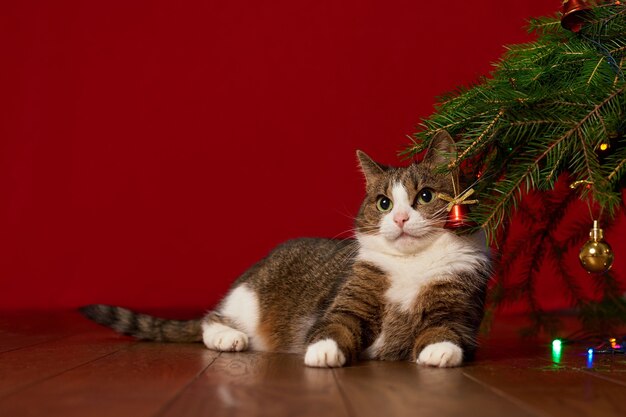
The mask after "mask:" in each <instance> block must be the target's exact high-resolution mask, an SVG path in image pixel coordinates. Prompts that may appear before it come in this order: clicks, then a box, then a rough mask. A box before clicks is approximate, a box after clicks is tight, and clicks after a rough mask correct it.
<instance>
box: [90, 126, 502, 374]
mask: <svg viewBox="0 0 626 417" xmlns="http://www.w3.org/2000/svg"><path fill="white" fill-rule="evenodd" d="M434 144H435V145H434V146H433V148H432V149H431V150H430V151H428V152H427V154H426V156H425V157H424V160H423V161H422V162H421V163H414V164H412V165H410V166H408V167H403V168H392V167H387V166H383V165H381V164H378V163H376V162H374V161H373V160H372V159H370V158H369V157H368V156H367V155H366V154H364V153H363V152H360V151H358V152H357V156H358V159H359V161H360V166H361V169H362V170H363V173H364V174H365V179H366V190H367V196H366V197H365V200H364V201H363V204H362V206H361V208H360V211H359V213H358V215H357V217H356V220H355V226H356V227H355V234H356V239H354V240H332V239H297V240H293V241H288V242H286V243H284V244H282V245H281V246H279V247H278V248H276V249H275V250H274V251H272V252H271V253H270V254H269V255H268V256H267V257H266V258H265V259H263V260H261V261H260V262H259V263H257V264H256V265H254V266H253V267H252V268H250V269H249V270H248V271H246V272H245V273H244V274H243V275H242V276H241V277H239V279H237V281H236V282H235V283H234V284H233V286H232V288H231V289H230V291H229V293H228V294H227V295H226V297H225V298H224V299H223V300H222V301H221V302H220V303H219V305H218V306H217V308H216V309H215V310H214V311H211V312H209V313H208V314H207V315H206V316H204V317H203V318H201V319H197V320H188V321H178V320H165V319H160V318H156V317H152V316H149V315H145V314H138V313H135V312H131V311H129V310H126V309H124V308H121V307H112V306H105V305H89V306H86V307H84V308H82V309H81V310H82V312H83V313H84V314H85V315H86V316H87V317H89V318H90V319H92V320H94V321H96V322H98V323H100V324H103V325H106V326H109V327H111V328H113V329H115V330H116V331H118V332H120V333H124V334H127V335H132V336H134V337H136V338H139V339H148V340H156V341H165V342H196V341H198V342H199V341H202V342H204V344H205V345H206V346H207V347H208V348H209V349H213V350H218V351H237V352H238V351H243V350H247V349H251V350H256V351H271V352H292V353H299V354H304V363H305V364H306V365H308V366H314V367H339V366H344V365H346V364H350V363H353V362H354V361H356V360H357V359H359V358H363V359H379V360H410V361H414V362H417V363H419V364H422V365H429V366H439V367H452V366H458V365H460V364H461V363H462V362H463V360H464V359H465V360H467V359H471V357H472V356H473V353H474V351H475V349H476V346H477V342H476V336H477V329H478V327H479V324H480V322H481V320H482V317H483V304H484V296H485V289H486V284H487V281H488V278H489V273H490V270H489V257H488V253H487V250H486V245H485V242H484V236H483V235H482V234H474V235H470V236H459V235H457V234H455V233H453V232H451V231H450V230H448V229H445V228H444V224H445V218H446V210H445V207H446V204H447V203H446V202H445V201H443V200H441V199H439V198H437V193H446V194H448V195H452V194H453V190H452V182H451V180H450V176H448V175H442V174H437V173H436V172H435V170H434V167H436V166H438V165H440V164H442V163H444V162H446V160H445V158H446V157H445V155H447V153H446V152H442V151H445V150H448V149H449V148H450V147H451V146H453V145H454V142H453V140H452V138H451V137H450V136H449V135H448V133H447V132H443V131H442V132H440V133H438V134H437V136H436V138H435V140H434Z"/></svg>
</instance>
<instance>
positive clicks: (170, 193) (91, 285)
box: [0, 0, 624, 309]
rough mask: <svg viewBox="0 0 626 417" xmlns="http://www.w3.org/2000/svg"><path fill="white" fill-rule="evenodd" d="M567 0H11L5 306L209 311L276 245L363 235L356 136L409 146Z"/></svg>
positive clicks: (391, 159) (551, 300)
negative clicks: (530, 26)
mask: <svg viewBox="0 0 626 417" xmlns="http://www.w3.org/2000/svg"><path fill="white" fill-rule="evenodd" d="M560 4H561V1H560V0H550V1H546V0H532V1H523V2H520V1H518V2H503V1H501V0H499V1H496V0H484V1H481V2H472V1H467V0H464V1H460V0H449V1H445V2H436V1H434V2H419V1H415V0H410V1H408V0H407V1H393V2H380V1H364V0H347V1H338V0H315V1H306V0H300V1H293V0H289V1H287V0H275V1H271V2H262V1H245V0H244V1H211V0H202V1H197V0H193V1H184V2H172V1H162V0H150V1H118V0H112V1H107V2H84V1H47V2H46V1H38V2H33V1H13V2H11V1H4V2H2V5H1V6H0V34H1V36H0V47H1V50H2V51H3V53H2V55H3V57H4V58H3V63H2V65H0V91H1V94H2V100H0V106H1V107H0V120H1V122H0V233H1V235H0V239H1V242H2V247H1V248H0V249H1V250H0V273H1V275H0V280H1V282H0V283H1V286H0V308H3V309H9V308H67V307H75V306H78V305H82V304H85V303H92V302H106V303H113V304H120V305H126V306H130V307H134V308H163V307H165V308H181V307H184V308H191V309H203V308H209V307H211V306H212V305H213V304H214V303H215V302H216V301H217V300H218V299H219V297H220V296H221V295H223V294H224V292H225V291H226V289H227V288H228V285H229V283H230V282H232V281H233V280H234V279H235V278H236V277H237V276H238V274H240V273H241V272H242V271H244V270H245V269H246V268H248V267H249V266H250V265H251V264H252V263H254V262H255V261H256V260H258V259H259V258H261V257H262V256H264V255H265V254H266V253H267V252H268V251H269V250H270V249H271V248H272V247H274V246H275V245H277V244H278V243H279V242H282V241H284V240H286V239H289V238H293V237H298V236H326V237H334V236H348V235H349V230H350V228H351V226H352V219H351V217H352V215H353V214H354V213H356V210H357V208H358V206H359V203H360V199H361V198H362V196H363V181H362V179H361V177H360V174H359V172H358V170H357V168H356V158H355V150H356V149H363V150H365V151H366V152H368V153H370V155H372V156H373V157H374V158H375V159H378V160H379V161H381V162H384V163H398V159H397V157H396V153H397V152H398V151H399V150H402V149H403V148H404V147H405V146H406V145H407V144H408V139H407V138H406V135H407V134H410V133H412V132H413V131H414V126H415V125H416V124H417V123H418V122H419V120H420V118H421V117H425V116H427V115H428V114H430V112H431V111H432V104H433V103H434V101H435V97H436V96H437V95H440V94H442V93H444V92H446V91H448V90H450V89H452V88H454V87H456V86H458V85H460V84H468V83H470V82H472V81H474V80H475V79H476V78H477V77H478V76H480V75H483V74H487V73H488V71H489V70H490V63H491V62H493V61H495V60H496V59H497V58H498V57H499V56H500V55H501V53H502V52H503V50H504V49H503V46H502V45H504V44H507V43H517V42H521V41H526V40H529V39H530V38H529V36H528V35H527V34H526V32H525V30H524V29H523V26H524V25H525V19H526V18H528V17H530V16H538V15H545V14H552V13H553V12H555V11H556V10H557V9H558V8H559V7H560ZM620 227H621V226H619V227H618V228H617V229H618V231H619V230H624V227H621V229H620ZM612 233H614V234H613V236H619V233H618V232H615V231H614V232H612ZM610 236H611V235H609V238H610ZM615 240H616V238H615V237H614V238H613V242H612V243H613V244H614V246H616V242H615ZM616 252H618V250H616ZM622 253H624V252H623V251H622ZM620 255H621V254H620V253H619V252H618V264H617V265H616V269H617V270H620V269H621V270H623V269H624V268H623V266H624V261H623V260H620V259H621V258H619V256H620ZM575 261H576V260H575V255H573V257H572V262H575ZM581 272H582V271H581ZM582 273H583V274H584V272H582ZM544 278H545V282H546V283H547V284H546V285H547V287H546V288H547V289H548V290H549V289H550V288H551V287H550V286H552V288H558V285H559V284H558V283H552V284H550V277H549V274H547V276H545V277H544ZM544 294H546V295H544V298H543V302H544V303H545V304H546V305H547V306H548V307H559V306H562V305H563V304H564V299H563V296H562V295H561V294H562V292H559V291H558V290H557V291H545V292H544Z"/></svg>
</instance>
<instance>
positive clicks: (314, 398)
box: [159, 352, 348, 417]
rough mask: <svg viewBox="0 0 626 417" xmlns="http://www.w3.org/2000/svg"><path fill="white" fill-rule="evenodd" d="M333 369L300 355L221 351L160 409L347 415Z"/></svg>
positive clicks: (277, 415) (163, 414)
mask: <svg viewBox="0 0 626 417" xmlns="http://www.w3.org/2000/svg"><path fill="white" fill-rule="evenodd" d="M347 415H348V414H347V410H346V408H345V404H344V401H343V399H342V398H341V394H340V392H339V390H338V387H337V384H336V382H335V379H334V377H333V373H332V370H328V369H313V368H307V367H305V366H304V363H303V360H302V357H301V356H300V355H290V354H262V353H254V352H244V353H222V354H221V355H220V357H219V358H218V359H217V360H216V361H215V362H214V363H213V364H212V365H211V366H210V367H209V368H207V370H206V371H205V372H203V373H202V375H200V377H199V378H198V379H196V380H195V381H194V382H193V383H192V384H191V385H190V386H189V387H187V389H185V391H184V392H183V393H182V394H181V395H180V396H179V397H177V398H176V400H175V401H173V402H172V403H171V404H169V406H168V407H166V408H165V409H164V410H163V411H162V412H161V413H160V414H159V416H160V417H166V416H177V417H178V416H212V417H219V416H271V417H282V416H324V417H334V416H342V417H345V416H347Z"/></svg>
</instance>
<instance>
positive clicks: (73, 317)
mask: <svg viewBox="0 0 626 417" xmlns="http://www.w3.org/2000/svg"><path fill="white" fill-rule="evenodd" d="M94 329H97V325H95V324H94V323H90V322H89V321H88V320H86V319H84V318H82V317H81V316H80V315H79V314H78V312H74V311H55V312H44V311H35V312H7V311H1V312H0V354H1V353H3V352H9V351H12V350H16V349H20V348H23V347H27V346H33V345H37V344H39V343H45V342H48V341H51V340H57V339H61V338H63V337H66V336H68V335H72V334H76V333H80V332H84V331H93V330H94Z"/></svg>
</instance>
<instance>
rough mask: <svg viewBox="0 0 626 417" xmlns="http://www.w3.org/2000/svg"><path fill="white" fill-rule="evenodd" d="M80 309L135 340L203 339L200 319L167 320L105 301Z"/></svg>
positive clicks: (187, 340) (89, 316) (182, 340)
mask: <svg viewBox="0 0 626 417" xmlns="http://www.w3.org/2000/svg"><path fill="white" fill-rule="evenodd" d="M80 312H81V313H82V314H83V315H84V316H85V317H87V318H89V319H91V320H93V321H95V322H96V323H98V324H102V325H103V326H107V327H110V328H112V329H113V330H115V331H116V332H119V333H122V334H125V335H128V336H133V337H136V338H137V339H142V340H154V341H157V342H199V341H201V340H202V329H201V327H200V323H201V320H200V319H197V320H167V319H162V318H158V317H153V316H150V315H148V314H142V313H136V312H134V311H131V310H128V309H126V308H122V307H115V306H108V305H104V304H90V305H87V306H85V307H81V308H80Z"/></svg>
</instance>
